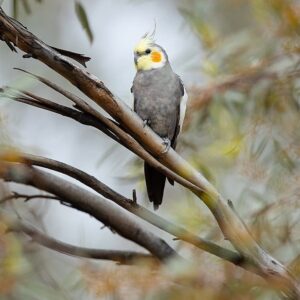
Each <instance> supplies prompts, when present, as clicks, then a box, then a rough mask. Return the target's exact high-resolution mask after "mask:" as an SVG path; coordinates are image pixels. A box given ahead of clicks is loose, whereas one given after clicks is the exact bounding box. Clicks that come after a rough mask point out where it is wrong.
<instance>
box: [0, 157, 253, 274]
mask: <svg viewBox="0 0 300 300" xmlns="http://www.w3.org/2000/svg"><path fill="white" fill-rule="evenodd" d="M1 160H2V161H4V160H6V161H11V162H17V161H20V160H21V161H23V162H24V163H26V164H29V165H33V166H39V167H44V168H47V169H51V170H54V171H57V172H60V173H62V174H65V175H68V176H70V177H72V178H74V179H76V180H78V181H80V182H81V183H83V184H85V185H86V186H88V187H90V188H92V189H93V190H95V191H96V192H97V193H100V194H101V195H102V196H104V197H105V198H107V199H109V200H111V201H113V202H115V203H116V204H118V205H119V206H121V207H123V208H125V209H126V210H128V211H129V212H131V213H133V214H134V215H136V216H139V217H140V218H141V219H143V220H145V221H147V222H149V223H150V224H152V225H154V226H156V227H158V228H160V229H162V230H163V231H165V232H168V233H170V234H172V235H174V236H175V237H177V238H178V239H180V240H183V241H186V242H188V243H191V244H193V245H194V246H196V247H198V248H200V249H202V250H204V251H206V252H209V253H211V254H213V255H216V256H218V257H220V258H223V259H225V260H227V261H230V262H232V263H234V264H236V265H239V266H242V267H245V268H250V270H253V268H254V266H253V265H251V262H247V261H245V259H244V258H243V257H241V256H240V255H239V254H238V253H235V252H233V251H231V250H228V249H226V248H222V247H220V246H218V245H216V244H214V243H212V242H210V241H207V240H205V239H202V238H200V237H198V236H196V235H195V234H193V233H191V232H189V231H187V230H186V229H184V228H183V227H181V226H178V225H176V224H174V223H172V222H169V221H167V220H165V219H163V218H162V217H160V216H158V215H156V214H154V213H153V212H151V211H149V210H148V209H146V208H144V207H142V206H140V205H139V204H138V203H135V202H133V201H132V200H131V199H128V198H126V197H124V196H123V195H121V194H119V193H117V192H116V191H114V190H112V189H111V188H110V187H109V186H107V185H105V184H104V183H102V182H101V181H99V180H98V179H96V178H95V177H94V176H91V175H89V174H87V173H85V172H83V171H81V170H79V169H77V168H75V167H72V166H70V165H68V164H65V163H62V162H59V161H56V160H53V159H49V158H45V157H41V156H36V155H30V154H24V153H22V154H21V153H19V154H18V156H17V157H15V158H14V157H11V158H10V157H9V156H6V157H5V155H2V156H1V155H0V161H1ZM11 197H14V195H12V196H11Z"/></svg>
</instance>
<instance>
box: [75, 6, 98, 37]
mask: <svg viewBox="0 0 300 300" xmlns="http://www.w3.org/2000/svg"><path fill="white" fill-rule="evenodd" d="M75 10H76V14H77V17H78V19H79V21H80V24H81V26H82V28H83V29H84V30H85V32H86V34H87V36H88V38H89V41H90V43H92V42H93V40H94V36H93V32H92V30H91V27H90V24H89V20H88V17H87V14H86V12H85V9H84V7H83V6H82V4H81V3H80V2H76V3H75Z"/></svg>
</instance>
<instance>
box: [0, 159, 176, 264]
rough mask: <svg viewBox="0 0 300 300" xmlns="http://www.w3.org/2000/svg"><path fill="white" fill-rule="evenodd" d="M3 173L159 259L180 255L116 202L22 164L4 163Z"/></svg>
mask: <svg viewBox="0 0 300 300" xmlns="http://www.w3.org/2000/svg"><path fill="white" fill-rule="evenodd" d="M1 166H2V168H1V169H0V177H1V178H3V179H4V180H6V181H14V182H16V183H21V184H25V185H30V186H34V187H36V188H38V189H41V190H44V191H46V192H48V193H50V194H53V195H56V196H57V197H58V198H60V199H61V200H62V201H63V202H65V203H69V204H70V205H71V206H72V208H76V209H78V210H80V211H82V212H86V213H88V214H89V215H91V216H93V217H94V218H96V219H97V220H99V221H100V222H102V223H103V224H105V225H106V226H108V227H110V228H112V229H113V230H114V231H116V232H117V233H118V234H120V235H121V236H123V237H124V238H126V239H129V240H131V241H133V242H135V243H137V244H138V245H140V246H142V247H144V248H146V249H147V250H148V251H149V252H150V253H152V254H153V255H154V256H155V257H157V258H158V259H159V260H167V259H170V258H171V257H179V256H178V254H177V253H176V252H175V251H174V250H173V249H172V248H171V247H170V246H169V245H168V244H167V243H166V242H165V241H164V240H162V239H161V238H158V237H156V236H155V235H154V234H153V233H151V232H149V231H147V230H145V229H143V228H142V227H141V225H139V224H137V223H136V222H134V221H133V220H132V219H131V218H129V216H127V215H126V214H125V213H124V212H123V211H121V210H120V209H119V208H118V207H116V206H115V205H113V204H112V203H108V202H107V201H106V200H105V199H103V198H101V197H99V196H98V195H96V194H94V193H91V192H89V191H86V190H84V189H82V188H80V187H78V186H76V185H75V184H72V183H70V182H68V181H66V180H64V179H61V178H58V177H56V176H54V175H52V174H49V173H45V172H42V171H40V170H36V169H35V168H33V167H28V166H25V165H22V164H13V163H2V165H1Z"/></svg>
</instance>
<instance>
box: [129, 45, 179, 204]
mask: <svg viewBox="0 0 300 300" xmlns="http://www.w3.org/2000/svg"><path fill="white" fill-rule="evenodd" d="M157 46H158V45H157ZM162 50H163V49H162ZM163 51H164V50H163ZM164 53H165V52H164ZM165 55H166V54H165ZM166 57H167V56H166ZM132 92H133V94H134V111H135V112H136V113H137V114H138V115H139V116H140V117H141V118H142V119H143V120H144V121H147V122H148V125H149V126H150V127H151V128H152V130H153V131H154V132H156V133H157V134H158V135H159V136H161V137H162V138H168V139H169V140H170V142H171V147H172V148H174V149H175V147H176V138H177V135H178V133H179V130H180V128H179V118H180V102H181V99H182V97H183V94H184V87H183V85H182V82H181V80H180V78H179V76H178V75H177V74H175V73H174V72H173V70H172V68H171V66H170V64H169V62H168V61H167V62H166V64H165V65H164V66H163V67H161V68H158V69H151V70H147V71H141V70H140V71H137V73H136V76H135V78H134V81H133V86H132ZM144 171H145V179H146V186H147V192H148V197H149V200H150V201H151V202H153V205H154V208H155V209H157V208H158V207H159V205H160V204H161V203H162V198H163V192H164V187H165V181H166V177H165V176H164V175H163V174H161V173H159V172H158V171H157V170H155V169H154V168H152V167H151V166H149V165H148V164H146V163H145V166H144ZM169 181H170V183H171V184H173V182H172V180H169Z"/></svg>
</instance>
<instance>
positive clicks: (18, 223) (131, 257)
mask: <svg viewBox="0 0 300 300" xmlns="http://www.w3.org/2000/svg"><path fill="white" fill-rule="evenodd" d="M19 196H21V195H19ZM38 196H42V195H38ZM28 198H31V196H28ZM1 215H2V218H3V219H4V221H5V224H6V225H7V226H8V228H7V231H8V232H9V231H14V232H23V233H25V234H26V235H28V236H30V237H31V239H32V241H33V242H35V243H38V244H40V245H42V246H44V247H47V248H49V249H52V250H54V251H57V252H60V253H63V254H67V255H72V256H77V257H85V258H91V259H102V260H112V261H116V262H119V263H122V264H133V263H135V262H137V261H140V260H143V261H144V260H147V261H151V262H158V261H157V260H155V259H154V257H153V256H151V255H149V254H144V253H139V252H134V251H118V250H102V249H92V248H84V247H78V246H73V245H70V244H67V243H64V242H61V241H58V240H56V239H54V238H52V237H50V236H48V235H46V234H44V233H43V232H41V231H40V230H39V229H37V228H36V227H34V226H32V225H31V224H29V223H28V222H25V221H24V220H21V219H19V218H17V217H14V216H12V215H10V214H9V212H7V211H3V210H1Z"/></svg>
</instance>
